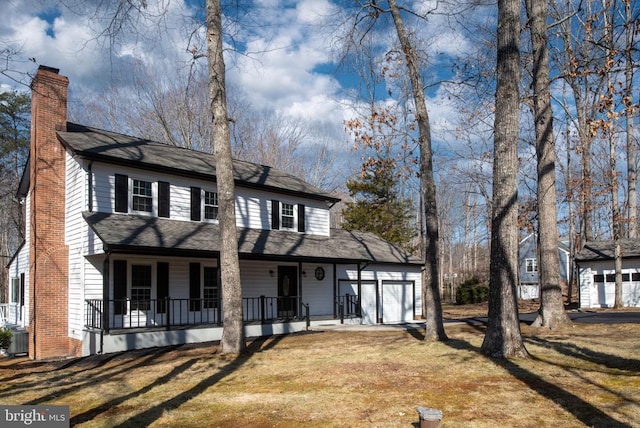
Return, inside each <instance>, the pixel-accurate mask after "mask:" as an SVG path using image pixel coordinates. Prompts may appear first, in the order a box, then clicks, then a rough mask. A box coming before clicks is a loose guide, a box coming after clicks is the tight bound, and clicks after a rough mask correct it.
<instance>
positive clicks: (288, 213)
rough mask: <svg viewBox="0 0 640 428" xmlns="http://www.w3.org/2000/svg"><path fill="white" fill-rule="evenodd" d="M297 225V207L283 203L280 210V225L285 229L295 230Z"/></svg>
mask: <svg viewBox="0 0 640 428" xmlns="http://www.w3.org/2000/svg"><path fill="white" fill-rule="evenodd" d="M295 224H296V217H295V205H293V204H288V203H286V202H283V203H282V208H281V210H280V225H281V227H282V228H283V229H294V228H295Z"/></svg>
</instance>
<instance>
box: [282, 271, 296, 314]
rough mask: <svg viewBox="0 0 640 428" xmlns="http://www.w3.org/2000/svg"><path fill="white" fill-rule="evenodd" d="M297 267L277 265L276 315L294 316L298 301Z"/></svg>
mask: <svg viewBox="0 0 640 428" xmlns="http://www.w3.org/2000/svg"><path fill="white" fill-rule="evenodd" d="M297 297H298V268H296V267H295V266H278V317H279V318H294V317H295V316H296V315H297V314H298V311H297V307H298V305H297V302H298V299H297Z"/></svg>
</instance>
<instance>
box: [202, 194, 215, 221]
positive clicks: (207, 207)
mask: <svg viewBox="0 0 640 428" xmlns="http://www.w3.org/2000/svg"><path fill="white" fill-rule="evenodd" d="M204 218H205V219H206V220H218V194H217V193H216V192H209V191H206V190H205V191H204Z"/></svg>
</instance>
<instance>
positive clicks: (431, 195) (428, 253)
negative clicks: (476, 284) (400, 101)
mask: <svg viewBox="0 0 640 428" xmlns="http://www.w3.org/2000/svg"><path fill="white" fill-rule="evenodd" d="M389 8H390V10H391V15H392V16H393V23H394V24H395V27H396V32H397V33H398V40H399V41H400V45H401V46H402V51H403V53H404V56H405V61H406V63H407V71H408V73H409V79H410V80H411V89H412V92H413V99H414V102H415V107H416V121H417V122H418V140H419V146H420V188H421V191H422V194H423V198H422V201H423V209H424V214H425V226H426V240H425V242H424V245H423V248H424V250H423V253H424V257H425V259H424V260H425V284H423V286H422V290H423V293H422V301H423V304H424V305H425V307H426V313H425V317H426V333H425V337H424V338H425V340H446V339H447V335H446V334H445V332H444V323H443V321H442V302H441V298H440V290H439V281H438V278H439V276H440V275H439V271H440V267H439V263H438V256H439V254H440V251H439V250H438V247H439V242H438V239H439V237H438V209H437V206H436V184H435V180H434V178H433V160H432V158H433V153H432V151H431V129H430V127H429V114H428V111H427V103H426V100H425V97H424V89H423V86H422V79H421V78H420V72H419V70H418V64H417V58H416V55H415V53H414V51H413V47H412V46H411V43H410V41H409V36H408V35H407V32H406V30H405V28H404V23H403V21H402V17H401V16H400V10H399V9H398V4H397V3H396V0H389Z"/></svg>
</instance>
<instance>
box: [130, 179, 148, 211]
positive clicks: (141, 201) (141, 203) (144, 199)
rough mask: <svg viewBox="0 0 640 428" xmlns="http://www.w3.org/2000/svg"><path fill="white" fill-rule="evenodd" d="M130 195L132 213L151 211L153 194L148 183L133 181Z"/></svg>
mask: <svg viewBox="0 0 640 428" xmlns="http://www.w3.org/2000/svg"><path fill="white" fill-rule="evenodd" d="M131 193H132V196H133V199H132V201H131V207H132V209H133V210H134V211H146V212H152V211H153V193H152V190H151V182H150V181H144V180H135V179H134V180H133V188H132V192H131Z"/></svg>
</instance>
